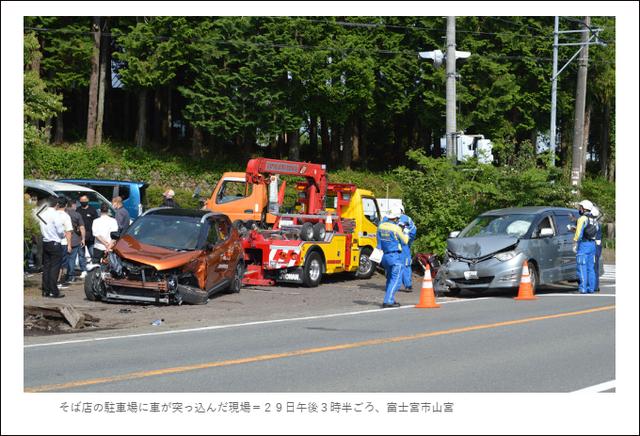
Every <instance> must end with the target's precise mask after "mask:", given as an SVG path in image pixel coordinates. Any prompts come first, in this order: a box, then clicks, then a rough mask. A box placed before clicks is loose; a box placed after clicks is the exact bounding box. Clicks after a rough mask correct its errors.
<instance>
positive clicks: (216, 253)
mask: <svg viewBox="0 0 640 436" xmlns="http://www.w3.org/2000/svg"><path fill="white" fill-rule="evenodd" d="M207 224H208V226H209V227H208V231H207V242H206V244H205V264H206V269H207V277H206V280H205V288H206V290H207V292H211V291H212V290H214V288H215V287H216V286H217V284H218V283H219V282H220V273H219V271H218V265H219V264H220V260H221V257H222V250H221V246H220V235H219V233H218V226H217V225H216V220H215V218H209V219H208V220H207Z"/></svg>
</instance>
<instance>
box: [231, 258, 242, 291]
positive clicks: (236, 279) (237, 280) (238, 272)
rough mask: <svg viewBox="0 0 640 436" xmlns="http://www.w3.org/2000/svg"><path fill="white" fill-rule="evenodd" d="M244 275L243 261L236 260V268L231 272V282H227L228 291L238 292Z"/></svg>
mask: <svg viewBox="0 0 640 436" xmlns="http://www.w3.org/2000/svg"><path fill="white" fill-rule="evenodd" d="M243 276H244V263H243V262H242V261H238V263H237V264H236V269H235V271H234V273H233V278H232V279H231V283H230V284H229V292H231V293H232V294H237V293H238V292H240V288H242V277H243Z"/></svg>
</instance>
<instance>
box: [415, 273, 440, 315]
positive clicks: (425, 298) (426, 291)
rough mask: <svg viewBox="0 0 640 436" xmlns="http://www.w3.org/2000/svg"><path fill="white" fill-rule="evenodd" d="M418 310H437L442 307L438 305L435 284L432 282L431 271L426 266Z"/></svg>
mask: <svg viewBox="0 0 640 436" xmlns="http://www.w3.org/2000/svg"><path fill="white" fill-rule="evenodd" d="M416 307H417V308H418V309H435V308H437V307H440V305H439V304H437V303H436V296H435V294H434V292H433V282H432V280H431V269H430V268H429V264H426V267H425V269H424V278H423V279H422V289H421V290H420V302H419V303H418V304H416Z"/></svg>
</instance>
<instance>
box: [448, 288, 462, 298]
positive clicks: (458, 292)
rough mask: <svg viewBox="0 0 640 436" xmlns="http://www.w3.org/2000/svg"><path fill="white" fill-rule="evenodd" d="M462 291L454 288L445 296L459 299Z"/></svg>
mask: <svg viewBox="0 0 640 436" xmlns="http://www.w3.org/2000/svg"><path fill="white" fill-rule="evenodd" d="M460 291H461V289H458V288H454V289H449V290H448V291H447V292H445V293H444V294H445V295H447V296H451V297H457V296H458V295H460Z"/></svg>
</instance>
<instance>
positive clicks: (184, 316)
mask: <svg viewBox="0 0 640 436" xmlns="http://www.w3.org/2000/svg"><path fill="white" fill-rule="evenodd" d="M24 280H25V283H24V304H25V305H42V304H47V305H51V304H53V305H55V304H59V303H60V304H71V305H73V306H74V307H75V308H76V309H77V310H79V311H81V312H84V313H88V314H90V315H92V316H94V317H97V318H100V321H99V322H98V323H97V324H98V325H97V327H96V328H87V329H84V330H97V329H124V328H138V327H150V326H151V324H152V322H153V321H155V320H162V321H161V325H162V326H163V327H165V328H166V327H169V328H176V327H197V326H208V325H219V324H233V323H239V322H248V321H260V320H269V319H278V318H291V317H302V316H310V315H317V314H323V313H334V312H340V311H344V312H350V311H357V310H366V309H373V308H378V307H380V304H381V303H382V300H383V298H384V293H385V291H384V284H385V278H384V275H383V274H380V273H376V274H374V276H373V277H372V278H371V279H368V280H356V279H353V278H351V277H350V275H348V274H338V275H334V276H330V277H325V278H324V279H323V283H322V284H321V285H320V286H319V287H317V288H305V287H301V286H300V287H298V286H296V285H282V286H277V287H262V286H260V287H258V286H251V287H243V288H242V290H241V291H240V293H238V294H227V293H220V294H216V295H214V296H213V298H211V299H210V300H209V303H208V304H206V305H199V306H190V305H182V306H166V305H158V306H156V305H143V304H125V303H103V302H93V301H89V300H87V299H86V297H85V295H84V290H83V282H81V281H79V282H78V283H74V284H72V285H71V286H70V287H69V288H68V289H64V290H62V293H64V294H65V297H64V298H61V299H59V300H56V299H51V298H44V297H42V296H41V295H40V288H39V286H40V281H41V275H40V274H33V275H30V276H25V279H24ZM420 283H421V277H418V276H417V275H414V284H413V286H414V289H415V291H414V292H398V294H397V297H396V300H397V301H399V302H400V303H402V304H416V303H417V301H418V297H419V286H420ZM152 328H157V327H155V326H153V327H152ZM66 331H69V330H68V329H64V328H63V329H62V330H55V331H53V332H41V331H34V330H31V331H26V330H25V334H26V335H37V334H52V333H64V332H66ZM75 332H77V330H76V331H75Z"/></svg>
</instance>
